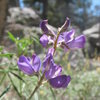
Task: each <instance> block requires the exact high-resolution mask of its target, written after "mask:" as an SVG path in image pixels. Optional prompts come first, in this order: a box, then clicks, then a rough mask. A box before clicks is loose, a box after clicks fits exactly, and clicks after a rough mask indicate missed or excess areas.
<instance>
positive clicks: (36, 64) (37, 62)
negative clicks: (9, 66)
mask: <svg viewBox="0 0 100 100" xmlns="http://www.w3.org/2000/svg"><path fill="white" fill-rule="evenodd" d="M32 58H33V59H32V68H33V69H34V71H35V72H38V71H39V70H40V67H41V61H40V58H39V57H38V56H37V55H36V54H34V55H33V56H32Z"/></svg>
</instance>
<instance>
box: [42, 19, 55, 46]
mask: <svg viewBox="0 0 100 100" xmlns="http://www.w3.org/2000/svg"><path fill="white" fill-rule="evenodd" d="M47 24H48V21H47V20H43V21H42V22H41V23H40V28H41V30H42V32H43V35H42V36H41V37H40V43H41V44H42V46H43V47H46V46H47V45H48V43H53V42H54V39H55V33H54V32H53V31H52V30H50V29H49V28H48V27H47Z"/></svg>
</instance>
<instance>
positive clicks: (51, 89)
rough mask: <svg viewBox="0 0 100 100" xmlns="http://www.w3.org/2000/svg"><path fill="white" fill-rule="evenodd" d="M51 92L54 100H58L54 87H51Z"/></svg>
mask: <svg viewBox="0 0 100 100" xmlns="http://www.w3.org/2000/svg"><path fill="white" fill-rule="evenodd" d="M50 90H51V93H52V95H53V98H54V100H56V96H55V93H54V91H53V89H52V87H50Z"/></svg>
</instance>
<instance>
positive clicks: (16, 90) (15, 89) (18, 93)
mask: <svg viewBox="0 0 100 100" xmlns="http://www.w3.org/2000/svg"><path fill="white" fill-rule="evenodd" d="M8 77H9V79H10V81H11V83H12V86H13V88H14V89H15V91H16V92H17V94H18V96H19V97H21V95H20V93H19V91H18V89H17V87H16V86H15V84H14V82H13V80H12V78H11V76H10V75H9V74H8Z"/></svg>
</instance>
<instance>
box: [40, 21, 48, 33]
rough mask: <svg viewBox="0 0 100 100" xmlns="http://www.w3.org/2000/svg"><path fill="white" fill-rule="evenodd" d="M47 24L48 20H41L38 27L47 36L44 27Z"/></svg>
mask: <svg viewBox="0 0 100 100" xmlns="http://www.w3.org/2000/svg"><path fill="white" fill-rule="evenodd" d="M47 23H48V20H43V21H42V22H41V23H40V27H41V29H42V31H43V32H44V33H45V34H47V33H48V28H47V26H46V24H47Z"/></svg>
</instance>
